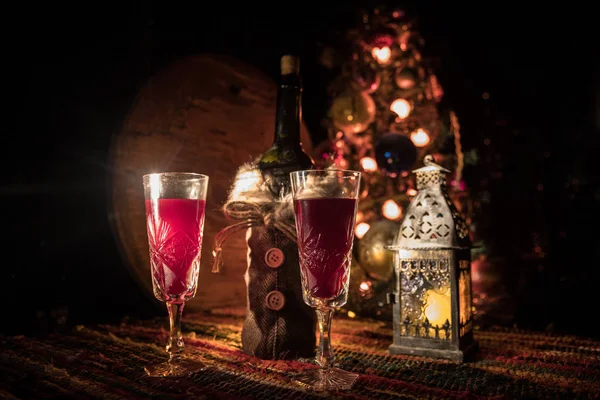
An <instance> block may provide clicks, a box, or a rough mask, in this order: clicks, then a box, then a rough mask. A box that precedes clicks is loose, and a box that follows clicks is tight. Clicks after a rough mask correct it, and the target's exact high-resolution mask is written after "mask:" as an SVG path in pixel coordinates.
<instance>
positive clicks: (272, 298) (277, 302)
mask: <svg viewBox="0 0 600 400" xmlns="http://www.w3.org/2000/svg"><path fill="white" fill-rule="evenodd" d="M265 303H266V304H267V308H269V309H271V310H273V311H279V310H281V309H282V308H283V306H285V296H284V295H283V293H281V292H279V291H277V290H273V291H272V292H269V293H268V294H267V297H266V298H265Z"/></svg>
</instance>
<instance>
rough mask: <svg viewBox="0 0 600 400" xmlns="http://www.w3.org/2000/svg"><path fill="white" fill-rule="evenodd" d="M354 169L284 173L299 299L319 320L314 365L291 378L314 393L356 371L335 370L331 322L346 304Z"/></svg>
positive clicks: (340, 385)
mask: <svg viewBox="0 0 600 400" xmlns="http://www.w3.org/2000/svg"><path fill="white" fill-rule="evenodd" d="M360 177H361V174H360V172H356V171H340V170H335V169H327V170H307V171H295V172H292V173H291V174H290V179H291V183H292V194H293V198H294V213H295V215H296V233H297V237H298V256H299V259H300V272H301V278H302V297H303V299H304V302H305V303H306V304H308V305H309V306H311V307H313V308H314V309H315V312H316V314H317V318H318V319H319V346H318V349H317V356H316V357H315V362H316V364H318V365H319V366H320V368H318V369H311V370H308V371H304V372H301V373H299V374H297V375H296V376H295V377H294V378H293V381H294V382H296V383H298V384H300V385H302V386H307V387H309V388H311V389H313V390H317V391H330V390H346V389H350V388H351V387H352V386H353V385H354V382H355V381H356V379H357V378H358V375H357V374H354V373H351V372H348V371H344V370H342V369H339V368H335V367H334V365H333V359H334V357H333V351H332V349H331V340H330V336H331V320H332V318H333V314H334V312H335V310H336V309H338V308H340V307H341V306H343V305H344V304H346V300H347V299H348V284H349V281H350V263H351V259H352V243H353V240H354V221H355V219H356V208H357V202H358V191H359V188H360Z"/></svg>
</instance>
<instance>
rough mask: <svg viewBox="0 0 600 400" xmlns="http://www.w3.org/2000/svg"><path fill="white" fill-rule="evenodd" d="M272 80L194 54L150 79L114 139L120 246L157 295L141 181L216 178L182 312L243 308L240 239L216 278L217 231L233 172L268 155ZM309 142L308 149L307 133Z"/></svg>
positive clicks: (227, 60) (114, 213)
mask: <svg viewBox="0 0 600 400" xmlns="http://www.w3.org/2000/svg"><path fill="white" fill-rule="evenodd" d="M275 96H276V84H275V82H274V81H273V80H272V79H269V78H268V77H267V76H265V75H264V74H263V73H261V72H260V71H259V70H257V69H256V68H254V67H253V66H251V65H248V64H246V63H244V62H242V61H240V60H237V59H234V58H231V57H226V56H215V55H197V56H191V57H188V58H185V59H182V60H180V61H177V62H174V63H172V64H171V65H169V66H167V67H166V68H164V69H163V70H161V71H159V72H158V73H157V74H156V75H155V76H153V77H152V78H151V79H150V80H149V82H148V83H147V85H145V87H144V88H143V89H142V90H141V91H140V93H139V95H138V97H137V100H136V102H135V104H133V105H132V108H131V111H130V112H129V114H128V116H127V117H126V119H125V121H124V124H123V127H122V129H121V131H120V132H119V134H118V135H116V136H115V137H114V138H113V142H112V145H111V151H110V152H111V155H110V164H111V166H112V168H113V179H112V182H111V189H112V210H111V212H110V218H111V220H112V223H113V227H114V231H115V235H116V237H117V242H118V245H119V246H120V248H121V250H122V254H123V257H124V258H125V262H126V264H127V265H128V267H129V268H130V269H131V272H132V273H133V275H134V276H135V278H136V280H137V281H138V282H139V283H140V285H141V287H142V288H143V290H144V291H146V292H147V293H148V294H149V295H151V294H152V282H151V279H150V267H149V256H148V239H147V234H146V225H145V224H146V222H145V211H144V192H143V187H142V175H144V174H147V173H152V172H164V171H180V172H198V173H203V174H206V175H208V176H209V177H210V181H209V191H208V197H207V212H206V222H205V227H204V243H203V249H202V262H201V270H200V278H199V281H198V282H199V283H198V291H197V294H196V297H195V298H194V299H193V300H190V301H189V302H188V304H187V305H186V309H188V310H191V311H202V310H209V309H212V308H215V307H240V306H245V304H246V287H245V282H244V279H243V274H244V272H245V270H246V262H247V261H246V243H245V237H244V234H243V233H241V234H238V235H235V236H234V237H232V238H231V239H230V240H229V241H228V242H227V244H226V246H225V248H224V254H223V261H224V269H223V271H222V272H221V273H219V274H213V273H211V264H212V261H213V257H212V252H211V250H212V243H213V239H214V237H215V234H216V233H217V232H218V231H219V230H221V229H222V228H223V227H225V226H226V225H227V224H228V222H227V221H226V220H225V218H224V216H223V213H222V212H221V206H222V205H223V203H224V201H225V200H226V198H227V194H228V190H229V187H230V185H231V183H232V180H233V177H234V175H235V172H236V170H237V168H238V167H239V166H240V165H241V164H243V163H245V162H248V161H251V160H253V159H254V158H255V157H257V156H258V155H260V154H261V153H262V152H263V151H265V150H266V149H267V148H268V147H269V146H270V145H271V143H272V140H273V132H274V126H275V121H274V119H275ZM302 139H303V144H304V146H305V149H306V150H307V152H310V151H311V150H312V145H311V141H310V136H309V134H308V132H307V130H306V128H305V127H304V126H303V127H302Z"/></svg>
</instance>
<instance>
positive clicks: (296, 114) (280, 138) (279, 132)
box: [258, 55, 314, 196]
mask: <svg viewBox="0 0 600 400" xmlns="http://www.w3.org/2000/svg"><path fill="white" fill-rule="evenodd" d="M301 118H302V82H301V80H300V62H299V60H298V58H297V57H295V56H291V55H285V56H283V57H281V77H280V82H279V88H278V90H277V111H276V116H275V139H274V141H273V145H272V146H271V148H270V149H268V150H267V151H266V152H265V153H263V155H262V156H261V158H260V160H259V162H258V167H259V169H260V170H261V172H262V175H263V179H264V181H265V182H266V183H267V185H268V187H269V189H270V190H271V192H272V193H273V195H275V196H281V195H285V194H287V193H288V192H289V190H290V172H293V171H298V170H304V169H312V168H313V167H314V164H313V161H312V159H311V158H310V157H309V156H308V155H307V154H306V153H305V152H304V150H303V148H302V142H301V138H300V120H301Z"/></svg>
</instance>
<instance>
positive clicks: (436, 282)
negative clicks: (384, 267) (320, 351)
mask: <svg viewBox="0 0 600 400" xmlns="http://www.w3.org/2000/svg"><path fill="white" fill-rule="evenodd" d="M423 163H424V164H425V166H424V167H423V168H419V169H417V170H415V171H413V172H415V173H416V175H417V189H418V193H417V195H416V196H415V197H414V198H413V199H412V201H411V203H410V205H409V207H408V209H407V212H406V216H405V218H404V221H403V222H402V224H401V226H400V231H399V232H398V234H397V236H396V239H395V242H394V244H393V245H391V246H389V247H388V249H390V250H393V251H394V271H395V272H394V274H395V285H394V293H390V294H389V295H388V300H389V302H390V303H392V304H393V307H394V313H393V323H394V341H393V344H392V345H391V346H390V348H389V351H390V353H392V354H413V355H421V356H426V357H437V358H447V359H451V360H454V361H457V362H463V361H464V360H465V358H467V357H469V356H470V355H471V354H473V352H474V351H475V349H476V347H477V343H476V342H475V341H474V339H473V316H472V302H471V298H472V292H471V241H470V238H469V230H468V228H467V224H466V222H465V221H464V219H463V218H462V217H461V215H460V214H459V212H458V211H457V209H456V207H455V206H454V204H453V203H452V200H450V198H449V197H448V194H447V192H446V177H447V173H449V172H450V171H448V170H447V169H445V168H443V167H441V166H440V165H437V164H436V163H434V162H433V157H432V156H431V155H427V156H425V158H424V161H423Z"/></svg>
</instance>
